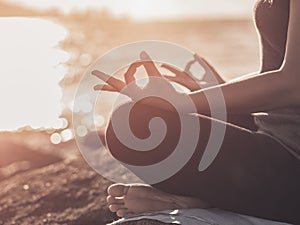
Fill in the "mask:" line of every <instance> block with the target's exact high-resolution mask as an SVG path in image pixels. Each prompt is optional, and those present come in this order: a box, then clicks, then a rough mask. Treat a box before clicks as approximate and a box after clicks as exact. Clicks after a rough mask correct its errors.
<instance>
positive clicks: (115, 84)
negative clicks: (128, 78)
mask: <svg viewBox="0 0 300 225" xmlns="http://www.w3.org/2000/svg"><path fill="white" fill-rule="evenodd" d="M92 75H94V76H96V77H98V78H99V79H100V80H102V81H104V82H106V83H107V84H109V85H110V86H112V87H114V88H115V89H117V90H118V91H120V90H122V89H123V88H124V86H125V84H124V82H123V81H121V80H119V79H117V78H114V77H113V76H110V75H108V74H106V73H103V72H101V71H99V70H93V71H92Z"/></svg>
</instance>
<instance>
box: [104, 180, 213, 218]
mask: <svg viewBox="0 0 300 225" xmlns="http://www.w3.org/2000/svg"><path fill="white" fill-rule="evenodd" d="M107 203H108V206H109V209H110V211H112V212H115V213H116V214H117V215H118V216H119V217H123V216H125V215H130V214H138V213H144V212H151V211H161V210H168V209H188V208H208V207H209V205H208V204H206V203H205V202H203V201H201V200H199V199H197V198H191V197H184V196H179V195H172V194H168V193H165V192H161V191H159V190H157V189H154V188H153V187H151V186H149V185H144V184H128V185H127V184H119V183H118V184H113V185H111V186H110V187H109V188H108V196H107Z"/></svg>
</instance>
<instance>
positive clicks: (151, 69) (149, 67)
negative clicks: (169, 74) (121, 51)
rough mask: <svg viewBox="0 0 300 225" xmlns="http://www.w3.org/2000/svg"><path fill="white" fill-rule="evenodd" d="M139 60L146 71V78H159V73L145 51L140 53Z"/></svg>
mask: <svg viewBox="0 0 300 225" xmlns="http://www.w3.org/2000/svg"><path fill="white" fill-rule="evenodd" d="M140 58H141V60H143V61H142V62H141V63H142V64H143V66H144V67H145V70H146V72H147V74H148V76H150V77H151V76H153V77H161V73H160V72H159V70H158V69H157V68H156V66H155V64H154V62H153V61H152V59H151V58H150V56H149V55H148V54H147V53H146V52H145V51H142V52H141V54H140Z"/></svg>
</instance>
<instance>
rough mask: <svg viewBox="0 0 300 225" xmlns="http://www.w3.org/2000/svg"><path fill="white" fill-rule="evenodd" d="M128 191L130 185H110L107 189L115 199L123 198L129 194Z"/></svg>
mask: <svg viewBox="0 0 300 225" xmlns="http://www.w3.org/2000/svg"><path fill="white" fill-rule="evenodd" d="M128 189H129V185H126V184H120V183H118V184H113V185H110V186H109V187H108V189H107V192H108V194H109V195H111V196H113V197H122V196H124V195H126V194H127V192H128Z"/></svg>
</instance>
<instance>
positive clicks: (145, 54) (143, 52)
mask: <svg viewBox="0 0 300 225" xmlns="http://www.w3.org/2000/svg"><path fill="white" fill-rule="evenodd" d="M140 57H141V59H143V60H149V59H150V57H149V55H148V54H147V53H146V52H145V51H142V52H141V54H140Z"/></svg>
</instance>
